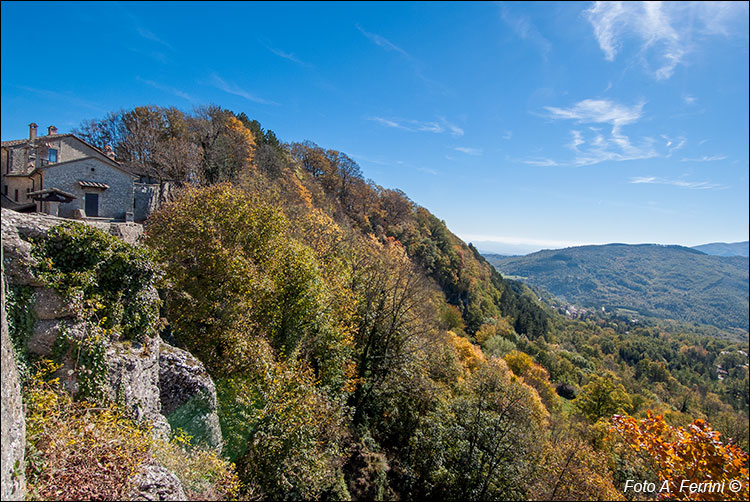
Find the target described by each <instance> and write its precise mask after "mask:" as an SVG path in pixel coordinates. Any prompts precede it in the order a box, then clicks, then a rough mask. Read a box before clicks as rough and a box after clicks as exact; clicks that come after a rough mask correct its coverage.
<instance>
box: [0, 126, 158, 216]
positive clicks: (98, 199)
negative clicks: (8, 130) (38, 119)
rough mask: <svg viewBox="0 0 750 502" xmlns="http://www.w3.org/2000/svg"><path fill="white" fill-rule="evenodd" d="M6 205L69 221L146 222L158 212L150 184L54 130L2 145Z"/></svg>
mask: <svg viewBox="0 0 750 502" xmlns="http://www.w3.org/2000/svg"><path fill="white" fill-rule="evenodd" d="M0 172H1V173H2V190H3V191H2V202H3V204H2V205H3V207H4V208H9V209H14V210H16V211H26V212H43V213H47V214H53V215H55V216H62V217H65V218H103V219H109V220H122V221H134V220H135V221H143V220H145V219H146V217H147V216H148V213H149V212H150V211H152V210H153V209H154V208H155V207H156V197H157V195H158V185H157V186H154V184H153V183H148V181H149V180H147V179H144V177H143V176H141V175H140V174H139V173H136V172H133V171H132V170H130V169H128V168H127V167H126V166H123V165H122V164H120V163H119V162H117V161H116V160H115V156H114V153H113V152H112V149H111V148H109V147H108V148H107V150H106V151H102V150H100V149H98V148H96V147H95V146H93V145H91V144H89V143H87V142H86V141H84V140H82V139H81V138H79V137H78V136H76V135H74V134H58V133H57V128H55V127H54V126H50V127H49V128H48V130H47V135H45V136H38V135H37V125H36V124H33V123H32V124H30V125H29V137H28V138H27V139H21V140H13V141H3V142H2V159H0Z"/></svg>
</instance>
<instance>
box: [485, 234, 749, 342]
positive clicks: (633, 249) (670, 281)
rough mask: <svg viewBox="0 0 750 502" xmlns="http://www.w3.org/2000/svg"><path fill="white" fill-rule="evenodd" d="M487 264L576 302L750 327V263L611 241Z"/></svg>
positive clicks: (493, 257)
mask: <svg viewBox="0 0 750 502" xmlns="http://www.w3.org/2000/svg"><path fill="white" fill-rule="evenodd" d="M487 259H488V260H489V261H490V263H492V264H493V265H495V266H496V267H498V269H499V270H502V271H504V272H505V273H507V274H511V275H513V276H518V277H523V278H524V279H523V280H524V281H525V282H528V283H529V284H532V285H535V286H539V287H542V288H544V289H546V290H548V291H550V292H551V293H552V294H554V295H555V296H558V297H560V298H561V299H564V300H566V301H568V302H570V303H573V304H576V305H580V306H583V307H587V308H594V309H600V308H601V307H605V309H607V310H614V309H617V308H623V309H629V310H634V311H636V313H635V314H634V315H637V316H638V317H640V316H650V317H657V318H666V319H676V320H680V321H685V322H692V323H698V324H709V325H712V326H718V327H720V328H728V329H731V328H734V329H735V330H736V331H744V332H745V336H746V335H747V330H748V259H747V257H743V256H709V255H707V254H704V253H703V252H700V251H698V250H696V249H692V248H687V247H682V246H661V245H657V244H638V245H629V244H607V245H603V246H579V247H571V248H566V249H555V250H543V251H538V252H536V253H531V254H529V255H526V256H516V257H502V256H498V255H488V256H487Z"/></svg>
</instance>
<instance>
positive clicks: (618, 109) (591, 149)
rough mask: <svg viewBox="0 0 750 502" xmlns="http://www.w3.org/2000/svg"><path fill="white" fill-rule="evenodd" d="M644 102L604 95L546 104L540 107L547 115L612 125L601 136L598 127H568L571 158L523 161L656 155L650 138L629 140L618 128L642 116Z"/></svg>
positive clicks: (582, 162) (584, 162)
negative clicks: (565, 103)
mask: <svg viewBox="0 0 750 502" xmlns="http://www.w3.org/2000/svg"><path fill="white" fill-rule="evenodd" d="M644 105H645V102H643V101H642V102H640V103H638V104H635V105H633V106H627V105H622V104H619V103H615V102H613V101H611V100H608V99H584V100H583V101H579V102H578V103H576V104H575V105H573V106H571V107H568V108H559V107H554V106H546V107H544V108H545V110H547V111H548V112H549V115H547V116H548V117H549V118H552V119H556V120H574V121H576V122H578V123H594V124H609V125H611V126H612V128H611V131H610V133H609V135H606V136H605V134H602V133H601V132H600V130H601V129H600V128H598V127H589V128H588V130H589V131H582V130H580V129H573V130H571V135H572V137H573V139H572V140H571V142H570V143H568V144H567V145H566V146H567V147H568V148H569V149H570V150H572V151H573V152H574V153H575V157H574V159H573V160H572V161H569V162H557V161H554V160H550V159H542V160H538V159H530V160H526V161H524V162H525V163H526V164H530V165H537V166H555V165H574V166H590V165H594V164H598V163H600V162H604V161H625V160H635V159H648V158H652V157H657V156H659V153H657V151H656V150H655V149H654V140H653V139H652V138H648V137H646V138H642V139H641V140H640V142H639V143H638V144H633V143H632V142H631V140H630V138H629V137H628V136H626V135H625V134H623V132H622V128H623V126H626V125H628V124H632V123H634V122H637V121H638V120H639V119H640V118H641V117H642V116H643V107H644Z"/></svg>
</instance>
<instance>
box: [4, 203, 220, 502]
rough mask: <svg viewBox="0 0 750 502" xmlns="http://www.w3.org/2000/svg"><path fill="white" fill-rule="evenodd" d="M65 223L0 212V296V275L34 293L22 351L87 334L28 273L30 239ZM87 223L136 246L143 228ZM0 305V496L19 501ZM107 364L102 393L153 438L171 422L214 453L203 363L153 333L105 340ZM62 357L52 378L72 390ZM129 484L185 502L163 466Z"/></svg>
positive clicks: (17, 441) (13, 398) (19, 407)
mask: <svg viewBox="0 0 750 502" xmlns="http://www.w3.org/2000/svg"><path fill="white" fill-rule="evenodd" d="M64 221H70V220H65V219H62V218H57V217H51V216H44V215H37V214H21V213H16V212H14V211H10V210H5V209H4V210H3V211H2V249H3V265H4V267H3V268H4V270H3V273H4V285H3V294H4V292H5V279H7V282H8V284H9V285H10V286H12V287H18V286H25V287H30V288H31V290H32V291H33V294H32V296H31V299H30V300H29V301H30V304H29V305H28V308H29V309H30V310H29V311H30V312H31V314H33V319H34V327H33V330H31V333H30V335H29V338H28V340H27V342H26V347H25V349H26V351H27V352H29V353H31V354H35V355H37V356H51V355H52V354H53V351H54V348H55V344H56V341H57V340H58V338H59V337H60V336H61V335H62V334H65V335H66V336H68V337H71V338H72V339H77V340H81V339H83V338H84V337H85V336H86V330H87V325H86V323H85V322H82V321H79V320H77V319H76V318H75V317H74V315H73V312H72V309H71V308H70V306H69V305H68V304H67V302H66V301H65V300H64V299H63V298H62V297H61V296H60V295H58V294H57V292H55V291H54V290H52V289H50V288H49V287H47V286H45V285H44V284H42V283H41V282H40V281H39V280H38V279H37V278H36V277H34V275H33V274H32V272H31V269H32V266H33V264H34V258H33V257H32V255H31V240H33V239H34V238H36V237H41V236H43V235H44V234H46V233H47V232H48V231H49V230H50V229H51V228H52V227H54V226H56V225H59V224H60V223H62V222H64ZM93 226H97V227H100V228H102V227H106V228H102V229H103V230H105V231H109V232H110V233H112V234H114V235H117V236H118V237H121V238H124V240H126V242H130V243H135V242H136V241H137V240H138V239H139V238H140V235H141V233H142V227H141V226H140V225H137V224H133V223H130V224H124V223H123V224H114V223H106V222H96V223H95V224H93ZM149 294H152V295H156V294H157V292H156V290H153V291H149ZM2 303H3V309H2V312H3V319H2V321H3V333H2V337H3V338H2V500H16V499H18V500H23V498H24V494H25V482H24V480H23V472H24V469H25V466H24V461H23V458H24V448H25V420H24V410H23V404H22V402H21V393H20V383H19V377H18V372H17V370H16V366H15V361H14V355H13V348H12V345H11V343H12V342H11V341H10V338H9V336H8V331H7V326H6V318H5V317H6V316H5V297H4V296H3V302H2ZM66 359H67V360H66ZM106 361H107V366H108V372H107V386H106V389H105V392H106V393H107V395H108V397H109V398H110V399H111V400H113V401H117V402H119V403H122V404H123V405H124V406H125V407H126V408H129V409H130V410H132V412H133V416H134V418H136V419H139V420H150V421H151V422H152V424H153V426H154V429H153V430H154V433H155V435H156V436H157V437H161V438H163V439H167V438H168V437H169V433H170V423H171V424H172V425H173V426H175V427H181V428H182V429H184V430H185V431H186V432H187V433H188V434H190V435H191V436H193V437H194V438H195V443H198V444H202V445H205V446H209V447H211V448H213V449H215V450H217V451H219V452H220V451H221V447H222V437H221V429H220V427H219V419H218V414H217V401H216V388H215V386H214V383H213V381H212V380H211V377H210V376H209V375H208V373H207V372H206V370H205V367H204V366H203V364H202V363H201V362H200V361H198V360H197V359H196V358H195V357H193V356H192V355H191V354H190V353H189V352H186V351H184V350H181V349H178V348H175V347H172V346H170V345H168V344H167V343H165V342H164V341H162V340H161V339H160V338H159V337H155V338H147V339H146V340H145V341H144V342H142V343H139V342H131V341H111V342H109V346H108V348H107V352H106ZM61 362H62V363H63V367H62V368H61V369H60V370H58V373H57V376H59V377H60V381H61V383H62V385H63V386H64V387H65V388H66V389H67V390H69V391H71V392H73V393H75V392H77V390H78V381H77V375H76V372H75V364H74V363H73V361H72V358H70V357H67V358H64V359H63V361H61ZM167 417H168V418H169V420H168V419H167ZM133 481H134V491H133V493H132V497H133V500H184V499H185V494H184V491H183V489H182V487H181V485H180V482H179V480H178V479H177V477H176V476H175V475H174V474H172V473H170V472H169V471H168V470H166V469H165V468H163V467H162V466H159V465H155V464H149V465H147V466H144V468H143V470H142V471H140V472H139V473H138V474H137V475H136V476H135V477H134V478H133Z"/></svg>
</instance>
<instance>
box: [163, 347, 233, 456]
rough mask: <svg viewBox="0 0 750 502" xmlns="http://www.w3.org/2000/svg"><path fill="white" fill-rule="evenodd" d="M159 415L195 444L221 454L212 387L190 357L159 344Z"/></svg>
mask: <svg viewBox="0 0 750 502" xmlns="http://www.w3.org/2000/svg"><path fill="white" fill-rule="evenodd" d="M159 390H160V396H161V413H162V415H164V416H165V417H167V420H169V424H170V425H171V427H172V428H173V429H176V428H178V427H179V428H181V429H183V430H184V431H185V432H187V433H188V434H189V435H191V436H193V438H194V442H195V443H196V444H201V445H204V446H208V447H210V448H213V449H215V450H217V451H218V452H221V449H222V437H221V428H220V426H219V415H218V412H217V411H218V408H217V401H216V387H215V385H214V382H213V380H211V377H210V376H209V374H208V372H207V371H206V368H205V367H204V366H203V363H201V362H200V361H199V360H198V359H196V358H195V357H194V356H193V355H192V354H190V353H189V352H187V351H184V350H182V349H178V348H176V347H173V346H171V345H168V344H167V343H165V342H163V341H162V342H161V348H160V351H159Z"/></svg>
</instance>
